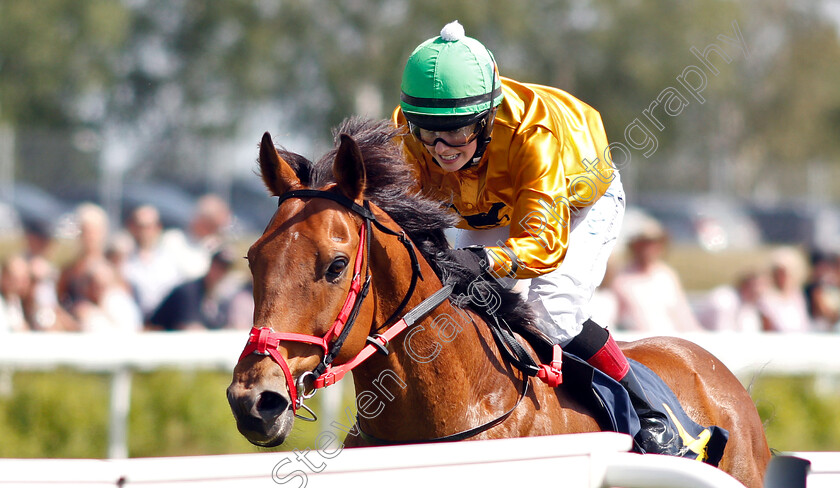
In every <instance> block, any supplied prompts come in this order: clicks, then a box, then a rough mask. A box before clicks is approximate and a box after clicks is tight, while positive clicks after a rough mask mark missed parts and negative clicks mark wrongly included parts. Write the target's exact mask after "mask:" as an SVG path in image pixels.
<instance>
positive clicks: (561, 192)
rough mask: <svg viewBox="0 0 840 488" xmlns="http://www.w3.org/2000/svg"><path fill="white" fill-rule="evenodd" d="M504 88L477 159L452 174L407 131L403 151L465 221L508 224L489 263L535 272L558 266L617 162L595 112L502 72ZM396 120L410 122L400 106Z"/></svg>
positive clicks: (432, 191) (427, 189)
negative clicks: (576, 219)
mask: <svg viewBox="0 0 840 488" xmlns="http://www.w3.org/2000/svg"><path fill="white" fill-rule="evenodd" d="M502 90H503V92H504V101H502V104H501V105H500V106H499V108H498V111H497V113H496V119H495V122H494V126H493V132H492V134H491V136H492V140H491V142H490V144H489V145H488V146H487V149H486V151H485V153H484V155H483V156H482V158H481V160H480V161H479V163H478V164H477V165H475V166H472V167H465V168H464V169H461V170H460V171H456V172H453V173H446V172H444V171H443V170H442V169H441V168H440V166H438V164H437V163H436V162H435V161H434V158H432V156H431V155H430V154H429V153H428V151H426V149H425V147H424V146H423V145H422V143H420V142H419V141H417V140H416V139H415V138H414V137H411V136H408V135H407V136H406V137H403V138H402V141H403V149H404V152H405V155H406V158H407V160H408V161H409V162H410V163H411V164H412V165H413V167H414V169H415V171H416V174H417V178H418V181H419V184H420V188H421V191H423V192H424V193H425V194H427V195H429V196H432V197H433V198H436V199H439V200H441V201H442V202H445V203H448V204H450V205H451V207H452V208H453V209H454V210H455V211H457V212H458V213H459V214H460V215H461V217H462V218H463V220H462V221H461V223H460V225H459V227H461V228H473V229H485V228H491V227H497V226H509V227H510V232H509V238H508V239H507V241H505V242H504V245H503V246H499V247H488V248H487V251H488V254H489V255H490V257H491V261H494V262H493V263H492V264H491V265H492V267H493V268H494V269H495V270H496V271H500V270H501V273H500V274H502V275H504V274H508V275H509V276H512V277H514V278H531V277H534V276H538V275H541V274H544V273H549V272H551V271H554V270H555V269H557V267H558V266H560V263H562V262H563V258H564V256H565V254H566V249H567V248H568V244H569V222H570V218H571V216H572V215H573V214H575V213H576V209H579V208H582V207H586V206H589V205H592V204H593V203H594V202H595V201H597V200H598V198H600V197H601V195H603V194H604V192H605V191H606V189H607V188H608V187H609V184H610V182H611V181H612V180H613V178H614V175H613V171H614V168H613V166H612V164H611V163H612V162H611V161H609V160H608V158H609V150H608V147H607V146H608V144H607V136H606V134H605V132H604V126H603V123H602V122H601V116H600V114H598V112H597V111H596V110H594V109H593V108H591V107H590V106H588V105H586V104H585V103H583V102H581V101H580V100H578V99H576V98H574V97H573V96H571V95H569V94H568V93H566V92H564V91H562V90H559V89H557V88H551V87H546V86H540V85H534V84H525V83H519V82H516V81H514V80H511V79H508V78H502ZM393 120H394V122H395V123H396V124H397V126H399V127H405V126H406V120H405V117H404V116H403V114H402V111H401V110H400V108H399V107H397V109H396V110H395V111H394V114H393ZM405 130H406V132H405V133H406V134H408V130H407V128H406V129H405ZM504 248H506V249H504ZM513 258H515V259H516V260H517V264H518V266H516V267H514V266H512V259H513ZM514 269H515V270H516V272H515V273H514V272H512V271H513V270H514Z"/></svg>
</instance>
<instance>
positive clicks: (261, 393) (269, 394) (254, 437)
mask: <svg viewBox="0 0 840 488" xmlns="http://www.w3.org/2000/svg"><path fill="white" fill-rule="evenodd" d="M284 389H285V388H284ZM227 398H228V403H229V404H230V409H231V411H232V412H233V416H234V418H236V427H237V429H239V432H240V433H241V434H242V435H243V436H245V438H246V439H248V441H250V442H251V443H252V444H255V445H257V446H261V447H274V446H278V445H280V444H282V443H283V441H285V440H286V436H287V435H288V434H289V431H290V430H291V428H292V421H293V419H294V415H293V413H292V409H291V408H290V407H291V402H290V399H289V396H288V393H286V392H285V391H276V390H274V389H266V388H263V387H260V386H259V385H254V387H252V388H245V387H244V386H242V385H241V384H240V383H238V382H235V381H234V382H233V383H231V385H230V386H229V387H228V389H227Z"/></svg>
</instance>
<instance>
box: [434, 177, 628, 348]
mask: <svg viewBox="0 0 840 488" xmlns="http://www.w3.org/2000/svg"><path fill="white" fill-rule="evenodd" d="M614 174H615V176H616V177H615V179H613V181H612V183H611V184H610V187H609V189H607V191H606V193H604V195H603V196H602V197H601V198H600V199H598V201H596V202H595V204H594V205H591V206H589V207H585V208H582V209H571V211H572V217H571V224H570V235H569V247H568V249H567V251H566V256H565V258H564V259H563V262H562V263H561V264H560V267H559V268H557V269H556V270H554V271H552V272H551V273H547V274H544V275H542V276H538V277H536V278H531V279H528V280H515V281H516V284H515V285H514V290H516V291H519V292H520V293H521V294H522V295H523V296H525V297H526V300H527V301H528V302H529V304H530V305H531V307H532V308H533V309H534V311H535V312H536V313H537V316H538V318H539V319H540V328H541V329H543V331H544V332H545V333H546V334H548V335H550V336H552V337H554V338H556V339H558V340H559V341H560V345H561V346H565V345H566V344H568V343H569V341H571V340H572V338H573V337H575V336H576V335H578V334H579V333H580V331H581V329H582V327H583V325H582V324H583V322H585V321H586V319H588V318H590V317H591V315H592V314H591V313H590V311H589V301H590V300H591V299H592V295H593V294H594V292H595V289H596V288H597V287H598V285H600V284H601V280H603V279H604V274H605V273H606V270H607V261H608V260H609V257H610V254H611V253H612V251H613V248H614V247H615V243H616V239H617V238H618V234H619V232H620V230H621V222H622V220H623V218H624V208H625V205H626V203H625V196H624V187H623V186H622V185H621V179H620V178H619V176H618V172H615V173H614ZM508 233H509V228H508V227H496V228H493V229H487V230H463V229H455V231H454V232H452V233H451V234H450V236H451V237H452V239H453V245H454V247H456V248H461V247H466V246H469V245H476V244H477V245H483V246H495V245H496V242H498V241H500V240H501V241H502V242H504V241H505V240H507V238H508Z"/></svg>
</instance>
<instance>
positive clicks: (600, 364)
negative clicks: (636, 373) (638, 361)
mask: <svg viewBox="0 0 840 488" xmlns="http://www.w3.org/2000/svg"><path fill="white" fill-rule="evenodd" d="M587 362H588V363H589V364H591V365H592V366H595V367H596V368H598V369H599V370H601V371H602V372H604V373H606V374H607V375H608V376H609V377H610V378H612V379H614V380H616V381H621V380H622V379H623V378H624V377H625V376H626V375H627V372H628V371H630V363H628V362H627V358H626V357H625V356H624V353H623V352H621V349H619V348H618V344H616V343H615V340H614V339H613V338H612V335H610V336H609V338H608V339H607V342H606V344H604V346H603V347H601V349H600V350H599V351H598V352H596V353H595V355H594V356H592V357H591V358H589V360H588V361H587Z"/></svg>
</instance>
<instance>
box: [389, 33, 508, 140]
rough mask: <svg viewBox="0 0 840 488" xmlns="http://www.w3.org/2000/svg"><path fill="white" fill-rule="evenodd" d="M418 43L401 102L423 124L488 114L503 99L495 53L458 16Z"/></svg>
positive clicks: (454, 123) (452, 124)
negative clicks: (437, 33) (466, 29)
mask: <svg viewBox="0 0 840 488" xmlns="http://www.w3.org/2000/svg"><path fill="white" fill-rule="evenodd" d="M440 34H441V35H440V36H439V37H434V38H432V39H429V40H427V41H426V42H424V43H422V44H420V45H419V46H417V49H415V50H414V52H412V53H411V56H409V58H408V62H407V63H406V65H405V70H404V71H403V77H402V85H401V86H400V88H401V93H400V107H401V108H402V111H403V114H404V115H405V118H406V119H407V120H408V121H409V122H411V123H413V124H415V125H417V126H419V127H422V128H424V129H429V130H451V129H455V128H458V127H464V126H466V125H469V124H472V123H474V122H477V121H479V120H481V119H482V118H485V117H487V116H488V115H489V114H490V113H491V109H492V108H493V107H496V106H498V105H499V104H500V103H502V98H503V96H502V83H501V80H500V79H499V71H498V68H497V67H496V60H495V59H494V58H493V54H492V53H491V52H490V51H489V50H488V49H487V48H486V47H484V45H483V44H481V43H480V42H479V41H477V40H475V39H473V38H471V37H467V36H465V35H464V28H463V27H462V26H461V24H459V23H458V21H457V20H456V21H454V22H451V23H449V24H447V25H446V26H445V27H444V28H443V29H442V30H441V31H440Z"/></svg>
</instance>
